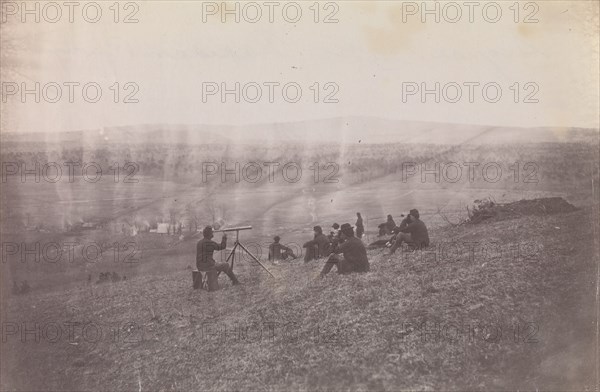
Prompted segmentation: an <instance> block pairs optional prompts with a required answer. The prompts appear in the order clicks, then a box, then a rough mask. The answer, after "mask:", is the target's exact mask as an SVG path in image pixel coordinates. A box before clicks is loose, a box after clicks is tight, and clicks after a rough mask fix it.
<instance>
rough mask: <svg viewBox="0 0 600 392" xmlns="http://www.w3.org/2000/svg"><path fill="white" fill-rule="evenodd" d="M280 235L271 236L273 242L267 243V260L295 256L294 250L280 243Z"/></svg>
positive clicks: (293, 257)
mask: <svg viewBox="0 0 600 392" xmlns="http://www.w3.org/2000/svg"><path fill="white" fill-rule="evenodd" d="M280 240H281V237H279V236H278V235H276V236H275V237H273V243H272V244H271V245H269V261H275V260H286V259H287V258H288V257H291V258H292V259H295V258H296V255H295V254H294V252H293V251H292V250H291V249H290V248H288V247H287V246H285V245H281V244H280V243H279V241H280Z"/></svg>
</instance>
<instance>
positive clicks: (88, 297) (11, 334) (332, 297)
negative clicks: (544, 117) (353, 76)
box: [1, 208, 598, 391]
mask: <svg viewBox="0 0 600 392" xmlns="http://www.w3.org/2000/svg"><path fill="white" fill-rule="evenodd" d="M594 214H596V217H597V212H594V210H592V209H591V208H583V209H580V210H574V211H570V212H558V213H555V214H548V213H545V214H537V213H536V214H532V215H522V214H521V215H519V216H517V217H515V218H514V219H507V220H491V221H489V222H483V223H481V224H478V225H461V226H443V227H437V228H434V229H433V230H431V233H430V234H431V238H432V246H431V247H430V248H429V249H428V250H427V251H417V252H398V253H397V254H396V255H394V256H389V255H387V254H386V253H387V250H374V251H370V252H369V259H370V261H371V272H369V273H367V274H356V275H349V276H341V275H337V274H335V273H331V274H329V275H328V276H327V277H325V278H324V279H319V278H318V273H319V271H320V269H321V268H322V265H323V260H319V261H313V262H311V263H308V264H304V263H303V261H301V260H295V261H292V262H288V263H285V262H284V263H281V264H278V265H273V264H269V265H268V268H269V269H270V270H271V271H273V273H274V274H275V276H276V278H271V277H269V276H268V275H267V274H266V273H265V272H264V271H263V270H261V269H260V268H259V267H257V266H256V265H254V264H251V263H249V262H240V263H239V264H237V266H236V272H237V273H238V274H239V276H240V279H241V280H242V282H243V285H241V286H236V287H234V286H231V285H230V283H229V282H228V281H227V279H226V277H224V276H222V277H221V278H220V283H221V286H222V289H221V290H220V291H218V292H213V293H209V292H206V291H193V290H192V289H191V272H190V269H188V268H185V267H183V266H182V265H181V264H180V263H177V264H173V265H177V268H176V270H175V271H173V272H171V273H164V274H162V275H158V276H157V275H152V276H139V277H134V278H132V279H128V280H127V281H124V282H123V281H121V282H115V283H105V284H98V285H96V284H82V285H80V286H79V287H77V288H74V289H69V290H66V291H59V292H53V293H49V294H46V295H44V296H43V297H37V298H36V297H33V296H31V295H22V296H15V297H12V298H10V299H9V300H8V301H7V306H5V307H4V309H3V317H2V318H3V341H2V364H1V371H2V373H1V374H2V389H3V390H21V391H26V390H27V391H31V390H42V389H44V390H61V391H62V390H134V389H135V390H141V391H143V390H208V389H210V390H223V391H225V390H228V391H229V390H272V391H279V390H331V389H332V388H334V389H336V390H388V391H397V390H406V389H411V390H483V389H493V390H512V389H542V390H557V391H558V390H561V391H562V390H590V391H591V390H597V387H598V374H597V369H598V357H597V347H598V342H597V331H598V329H597V328H598V326H597V324H596V321H597V317H598V314H597V312H598V304H597V302H596V301H597V298H596V288H597V279H598V254H597V249H598V247H597V246H598V242H597V241H598V236H597V233H598V226H597V224H598V220H597V219H594V216H595V215H594ZM482 239H485V240H482ZM41 375H44V376H43V377H42V376H41Z"/></svg>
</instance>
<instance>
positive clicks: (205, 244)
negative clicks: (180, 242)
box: [196, 226, 240, 285]
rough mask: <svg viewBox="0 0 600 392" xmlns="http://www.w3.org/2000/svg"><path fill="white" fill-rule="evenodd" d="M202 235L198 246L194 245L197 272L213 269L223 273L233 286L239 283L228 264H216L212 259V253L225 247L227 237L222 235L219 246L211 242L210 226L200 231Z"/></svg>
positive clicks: (211, 229)
mask: <svg viewBox="0 0 600 392" xmlns="http://www.w3.org/2000/svg"><path fill="white" fill-rule="evenodd" d="M202 235H203V236H204V238H202V239H201V240H200V241H198V244H197V245H196V268H197V269H198V271H208V270H211V269H215V270H216V271H220V272H225V274H226V275H227V276H229V279H231V282H232V283H233V284H234V285H236V284H239V283H240V282H239V281H238V279H237V277H236V276H235V274H234V273H233V271H232V269H231V267H230V266H229V264H227V263H217V262H216V261H215V259H213V252H214V251H216V250H223V249H225V248H226V247H227V235H226V234H223V237H222V238H221V243H220V244H218V243H216V242H215V241H213V240H212V238H213V228H212V227H211V226H206V227H205V228H204V230H202Z"/></svg>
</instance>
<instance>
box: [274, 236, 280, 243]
mask: <svg viewBox="0 0 600 392" xmlns="http://www.w3.org/2000/svg"><path fill="white" fill-rule="evenodd" d="M280 239H281V237H279V236H278V235H276V236H275V237H273V241H275V242H279V240H280Z"/></svg>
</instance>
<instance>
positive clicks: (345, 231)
mask: <svg viewBox="0 0 600 392" xmlns="http://www.w3.org/2000/svg"><path fill="white" fill-rule="evenodd" d="M340 232H341V234H340V237H341V238H342V240H343V242H342V243H340V244H339V245H338V247H337V248H336V249H334V251H333V252H334V253H341V254H343V257H342V256H340V255H339V254H332V255H331V256H329V259H327V262H326V263H325V266H323V270H322V271H321V277H323V276H325V275H326V274H327V273H329V271H331V268H333V266H334V265H335V266H336V267H337V272H338V273H339V274H348V273H351V272H367V271H369V269H370V266H369V259H368V258H367V250H366V248H365V245H364V244H363V242H362V241H361V240H359V239H358V238H356V237H355V236H354V229H352V226H350V224H349V223H344V224H343V225H342V227H341V230H340Z"/></svg>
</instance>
